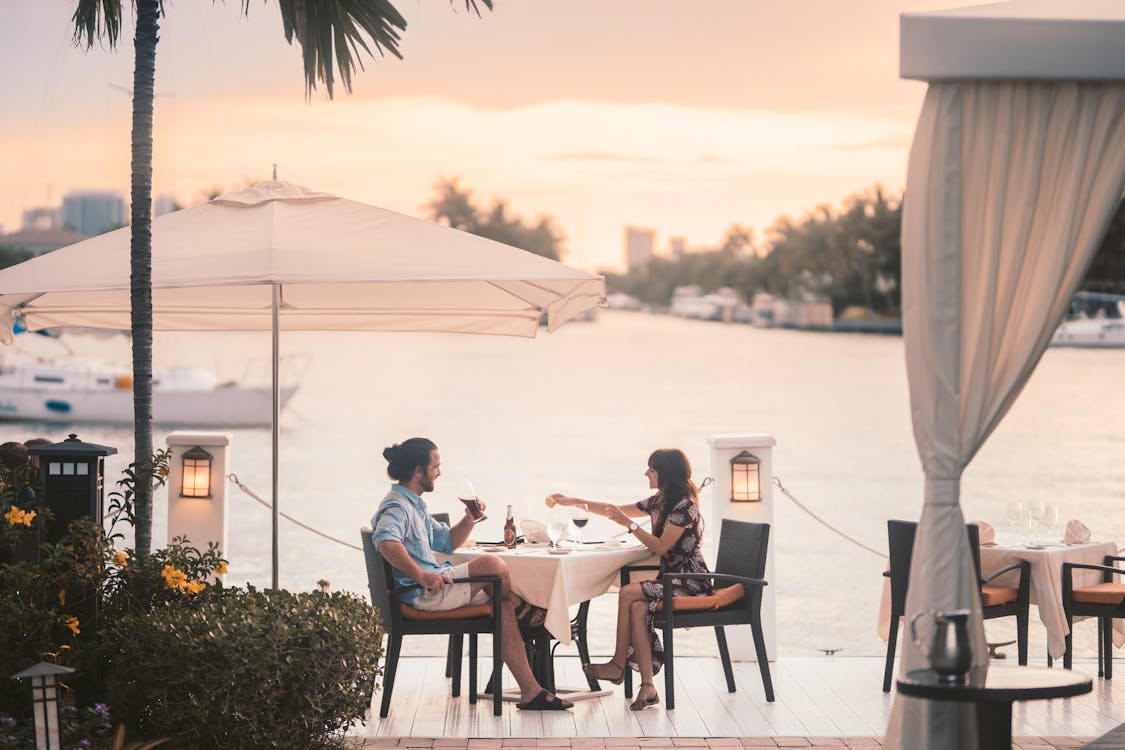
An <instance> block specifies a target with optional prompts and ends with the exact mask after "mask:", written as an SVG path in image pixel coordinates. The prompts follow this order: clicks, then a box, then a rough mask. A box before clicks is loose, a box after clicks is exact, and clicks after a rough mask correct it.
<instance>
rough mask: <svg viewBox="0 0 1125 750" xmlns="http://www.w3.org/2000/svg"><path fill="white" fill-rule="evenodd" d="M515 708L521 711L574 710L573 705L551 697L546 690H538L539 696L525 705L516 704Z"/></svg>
mask: <svg viewBox="0 0 1125 750" xmlns="http://www.w3.org/2000/svg"><path fill="white" fill-rule="evenodd" d="M516 708H518V709H519V710H521V711H565V710H567V709H568V708H574V704H573V703H571V702H570V701H566V700H563V699H562V698H560V697H559V696H557V695H551V694H550V693H548V692H547V691H546V690H540V691H539V695H537V696H535V697H534V698H532V699H531V700H529V701H528V702H527V703H517V704H516Z"/></svg>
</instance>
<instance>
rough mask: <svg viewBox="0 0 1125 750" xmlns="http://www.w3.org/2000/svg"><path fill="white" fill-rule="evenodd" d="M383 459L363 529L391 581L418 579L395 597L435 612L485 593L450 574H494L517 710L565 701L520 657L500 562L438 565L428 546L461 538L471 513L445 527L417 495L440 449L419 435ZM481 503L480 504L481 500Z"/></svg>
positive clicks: (426, 486)
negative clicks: (383, 484) (382, 475)
mask: <svg viewBox="0 0 1125 750" xmlns="http://www.w3.org/2000/svg"><path fill="white" fill-rule="evenodd" d="M383 458H385V459H387V475H388V476H389V477H390V478H391V479H394V480H396V482H397V484H394V485H392V486H391V490H390V492H388V493H387V496H386V497H384V498H383V502H382V503H381V504H380V505H379V509H378V510H377V511H376V512H375V516H374V517H373V518H372V519H371V528H373V529H374V530H375V536H374V542H375V545H376V546H377V547H378V548H379V553H380V554H381V555H382V556H383V559H384V560H386V561H387V562H388V563H390V564H391V567H393V568H394V573H395V585H396V586H399V587H403V586H413V585H414V584H420V585H421V586H422V590H418V589H411V590H410V591H404V592H402V594H401V595H400V599H401V600H402V601H403V602H404V603H406V604H409V605H411V606H412V607H414V608H415V609H421V610H430V611H435V610H437V611H442V610H449V609H456V608H458V607H464V606H466V605H469V604H484V603H486V602H487V601H488V600H489V593H490V592H489V591H487V590H486V586H489V585H491V584H484V583H454V582H453V579H455V578H467V577H470V576H500V581H501V583H500V593H501V596H502V597H503V600H502V602H501V608H500V624H501V628H502V637H503V649H504V663H505V664H507V665H508V669H510V670H511V671H512V675H513V676H514V677H515V678H516V683H518V684H519V687H520V699H521V700H520V702H519V703H517V704H516V707H517V708H520V709H523V710H525V711H562V710H564V709H568V708H570V707H571V706H572V705H573V704H571V703H570V702H569V701H565V700H562V699H561V698H559V697H557V696H555V695H553V694H552V693H549V692H547V691H546V690H544V689H543V686H542V685H540V684H539V682H538V680H536V679H535V675H533V674H532V672H531V667H530V666H529V665H528V663H527V653H526V652H525V650H524V643H523V638H522V637H521V636H520V631H519V625H518V623H517V622H516V613H515V604H514V602H513V600H512V590H511V582H510V581H509V578H508V566H507V565H505V564H504V561H503V560H501V559H500V558H498V557H489V556H481V557H477V558H475V559H473V560H472V561H470V562H467V563H463V564H461V565H458V566H456V567H454V566H452V565H450V564H449V563H447V562H444V563H439V562H437V560H436V558H435V557H434V552H435V551H437V552H444V553H449V552H452V551H453V550H454V549H455V548H456V547H459V546H460V545H462V544H463V543H464V542H465V540H466V539H468V538H469V532H470V531H471V530H472V528H473V519H472V516H471V515H470V513H469V509H468V508H467V507H466V508H465V516H464V517H463V518H462V519H461V520H460V521H458V522H457V523H456V524H455V525H454V526H453V527H449V526H447V525H446V524H444V523H438V522H437V521H434V520H433V518H431V517H430V514H429V511H428V510H427V509H426V503H425V501H423V500H422V495H423V494H424V493H426V492H433V490H434V482H435V481H437V478H438V477H440V476H441V455H440V454H439V453H438V449H437V446H436V445H434V443H433V442H432V441H430V440H427V439H426V438H411V439H409V440H407V441H405V442H402V443H396V444H395V445H393V446H391V447H390V448H387V449H385V450H384V451H383ZM482 506H483V503H482Z"/></svg>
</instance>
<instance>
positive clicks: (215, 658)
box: [102, 588, 383, 750]
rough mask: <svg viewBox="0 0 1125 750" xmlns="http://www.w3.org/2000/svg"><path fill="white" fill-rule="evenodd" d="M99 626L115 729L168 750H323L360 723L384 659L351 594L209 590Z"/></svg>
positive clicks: (366, 607)
mask: <svg viewBox="0 0 1125 750" xmlns="http://www.w3.org/2000/svg"><path fill="white" fill-rule="evenodd" d="M208 593H209V595H207V596H204V597H198V596H191V595H182V596H180V597H178V598H176V599H172V600H169V601H168V602H167V603H166V604H165V605H164V606H162V607H160V608H157V609H155V610H153V611H151V612H148V613H140V612H137V613H133V614H127V615H125V616H123V617H121V618H120V619H118V620H115V621H112V622H108V623H106V624H105V625H104V626H103V631H102V636H103V639H104V649H105V656H106V658H107V660H108V663H109V666H108V668H107V670H106V671H107V674H108V681H107V693H106V697H107V699H108V701H109V703H110V705H112V706H113V711H114V716H115V718H118V719H121V720H122V721H124V722H125V724H126V725H127V726H128V727H129V728H130V729H131V730H132V731H135V732H138V733H139V734H140V735H142V736H146V737H164V736H168V737H172V738H174V739H173V740H172V742H171V743H170V744H169V745H167V747H175V748H204V747H205V748H214V749H215V750H233V749H234V748H265V747H282V748H310V749H316V748H328V747H337V746H339V745H340V740H341V736H342V734H343V731H344V730H345V729H347V727H348V726H349V725H350V724H351V723H352V722H353V721H355V720H358V719H362V718H363V717H364V715H365V712H366V710H367V708H368V706H369V705H370V702H371V691H372V688H373V687H374V684H375V679H376V677H377V676H378V673H379V670H378V667H377V665H378V663H379V658H380V656H381V655H382V635H383V634H382V631H381V630H380V629H379V625H378V620H377V617H376V614H375V611H374V609H373V608H372V607H371V605H370V604H368V603H367V602H366V601H365V600H363V599H360V598H358V597H356V596H353V595H350V594H342V593H333V594H326V593H323V592H320V591H314V592H309V593H302V594H293V593H290V592H288V591H259V590H256V589H254V588H249V589H239V588H226V589H214V590H212V589H210V588H209V589H208Z"/></svg>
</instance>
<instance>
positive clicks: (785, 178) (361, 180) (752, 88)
mask: <svg viewBox="0 0 1125 750" xmlns="http://www.w3.org/2000/svg"><path fill="white" fill-rule="evenodd" d="M230 5H232V6H234V7H227V6H226V5H223V4H218V5H215V6H213V7H212V6H210V5H203V6H198V5H196V4H190V5H188V6H186V7H172V6H169V7H168V17H167V18H166V19H164V21H163V22H162V24H161V42H160V45H159V46H158V49H157V94H158V96H157V100H156V143H155V152H154V184H153V189H154V194H160V193H171V194H174V195H175V196H176V199H177V200H178V201H179V202H180V203H182V204H184V205H192V204H194V203H197V202H199V201H200V200H202V198H203V196H204V195H205V194H206V193H207V192H208V191H211V190H214V189H224V190H227V189H233V188H236V187H239V186H241V185H243V184H245V183H246V182H248V181H257V180H261V179H268V178H269V177H270V174H271V171H272V165H273V164H274V163H278V165H279V167H278V169H279V175H280V177H281V178H282V179H286V180H289V181H292V182H296V183H300V184H304V185H307V186H309V187H313V188H315V189H318V190H323V191H327V192H333V193H336V194H338V195H341V196H344V197H348V198H352V199H354V200H359V201H364V202H368V203H373V204H376V205H380V206H383V207H386V208H390V209H392V210H396V211H401V212H403V213H407V214H411V215H416V216H421V215H424V213H425V212H424V208H423V206H424V204H425V203H426V201H427V200H428V199H429V198H430V197H431V196H432V188H433V185H434V184H435V183H436V182H437V181H438V180H439V179H441V178H449V177H459V178H460V180H461V184H462V185H463V186H465V187H467V188H469V189H471V190H472V191H473V194H474V196H475V197H476V199H477V200H478V202H481V203H485V202H489V201H491V199H493V198H500V199H503V200H506V201H507V202H508V204H509V207H510V210H511V211H512V212H514V213H516V214H518V215H521V216H523V217H525V218H528V219H531V218H534V217H535V216H537V215H539V214H547V215H550V216H552V217H553V218H554V219H555V221H556V223H557V224H558V226H559V227H560V228H561V229H562V230H563V231H564V232H565V234H566V237H567V240H566V247H567V254H566V255H565V256H564V260H565V261H566V262H568V263H571V264H573V265H577V266H580V267H584V268H589V269H594V268H602V267H604V268H611V269H612V268H621V267H623V265H624V252H623V246H624V230H625V227H626V226H629V225H632V226H639V227H651V228H653V229H655V230H656V232H657V249H658V252H664V251H665V250H666V248H667V244H668V241H669V239H670V238H671V237H672V236H681V237H686V238H687V244H688V246H689V247H698V246H705V245H715V244H718V243H719V241H720V240H721V238H722V234H723V232H724V231H725V230H726V229H727V228H728V227H730V226H731V225H733V224H742V225H745V226H750V227H752V228H753V229H754V230H755V232H756V234H757V235H758V237H762V236H763V234H764V231H765V230H766V229H767V228H768V226H769V225H770V224H771V223H772V222H773V221H774V220H775V219H776V218H777V217H779V216H782V215H789V216H794V217H796V216H800V215H801V214H803V213H804V212H806V211H809V210H813V209H815V208H816V207H817V206H818V205H823V204H829V205H833V206H839V205H840V204H841V203H842V202H843V201H844V199H845V198H846V197H847V196H848V195H851V194H853V193H856V192H859V191H862V190H865V189H868V188H870V187H872V186H873V185H875V184H881V185H883V186H884V187H885V188H886V189H887V190H889V191H892V192H897V191H899V190H901V187H902V183H903V179H904V175H905V164H906V154H907V150H908V148H909V142H910V138H911V135H912V131H913V127H914V120H915V118H916V116H917V111H918V108H919V106H920V103H921V98H922V95H923V93H924V90H925V87H924V85H922V84H920V83H918V82H911V81H902V80H899V79H898V76H897V72H898V71H897V48H898V34H897V29H898V15H899V13H901V12H907V11H919V10H931V9H935V8H941V7H945V6H946V5H947V3H937V2H921V1H919V0H914V1H909V0H902V1H899V2H892V1H891V0H877V1H873V2H870V3H864V4H863V5H862V7H859V8H856V7H851V8H840V7H837V6H835V5H833V4H830V3H827V2H820V1H816V0H804V1H803V2H792V3H782V2H764V1H763V2H751V3H746V2H727V1H725V0H723V1H720V0H716V1H715V2H712V3H709V4H708V6H707V10H708V12H707V13H700V14H698V16H683V15H681V14H678V13H677V11H678V9H679V8H680V6H679V5H677V4H673V3H671V2H648V3H640V2H633V1H632V0H623V1H622V2H620V3H614V4H611V5H608V6H605V5H604V4H601V3H595V2H593V1H592V0H583V1H581V2H573V3H567V4H551V3H546V2H537V1H534V0H528V2H525V3H520V4H512V5H508V4H505V3H502V2H501V3H498V4H497V7H496V9H495V11H493V12H491V13H489V12H487V11H485V12H484V13H483V14H482V17H481V18H479V19H478V18H476V17H475V16H474V15H473V14H471V13H466V12H465V11H464V9H463V7H462V6H460V5H459V4H455V5H454V6H453V7H452V8H451V7H450V6H449V5H448V4H447V3H444V2H436V3H427V4H422V3H418V4H415V5H412V6H410V7H406V6H405V5H404V6H403V7H401V8H400V10H402V12H403V13H404V15H406V17H407V21H408V27H407V30H406V32H405V34H404V35H403V44H402V50H403V53H404V55H405V60H404V61H402V62H400V61H398V60H395V59H393V58H387V59H375V60H365V62H364V64H365V66H366V70H364V71H362V72H359V73H358V74H357V76H356V78H355V79H354V89H355V90H354V94H353V95H351V96H348V95H346V94H345V93H344V92H343V90H342V89H338V91H337V95H336V100H335V101H333V102H329V101H328V100H327V98H326V97H325V96H324V95H323V93H322V92H315V93H314V94H313V96H312V98H311V101H310V102H309V103H306V102H305V100H304V90H303V81H302V78H301V74H300V56H299V50H298V49H297V48H295V47H294V48H291V47H289V46H288V45H286V44H285V42H284V39H283V35H282V33H281V28H280V22H279V18H278V14H277V11H276V9H275V8H273V7H271V6H268V5H267V6H264V7H261V6H256V5H255V6H253V7H251V9H250V17H249V18H248V19H241V18H240V17H239V10H240V8H239V7H238V6H240V4H238V3H233V4H230ZM6 11H7V14H8V16H9V19H8V22H7V23H6V24H5V25H4V28H3V29H0V42H2V44H0V55H3V58H4V59H5V62H6V63H7V65H8V67H9V69H10V70H12V71H13V76H12V79H11V81H10V84H9V87H8V88H9V92H8V93H9V102H10V103H11V105H12V107H11V113H12V114H11V117H10V120H9V122H7V123H6V126H5V129H4V131H3V133H2V134H0V143H3V146H4V153H5V154H6V155H7V157H6V158H7V162H8V164H7V165H6V166H7V168H6V169H4V170H3V171H2V172H0V224H2V225H3V227H4V230H5V231H14V230H15V229H17V228H18V226H19V221H20V216H21V214H22V211H24V210H26V209H29V208H35V207H37V206H40V205H44V204H46V203H49V202H50V201H52V200H53V201H55V202H58V201H59V200H60V199H61V196H62V195H63V194H64V193H65V192H68V191H70V190H76V189H92V190H117V191H120V192H122V193H123V194H125V195H126V196H127V192H128V174H129V117H130V105H131V98H130V96H129V93H128V86H129V84H130V82H131V78H132V63H133V59H132V47H131V26H132V21H133V19H132V14H131V13H127V14H126V16H127V20H126V23H127V28H126V29H125V33H124V34H123V38H122V40H121V45H120V49H119V50H118V51H117V52H116V53H109V52H106V51H105V50H103V49H101V48H100V47H98V46H95V48H94V49H93V50H91V51H90V52H89V53H85V52H82V51H80V50H76V49H74V48H73V47H72V46H71V43H70V36H71V31H70V29H71V26H70V20H69V18H70V16H69V14H70V11H71V8H70V7H69V5H68V4H19V5H17V6H15V7H14V8H11V9H6ZM31 30H34V33H29V32H30V31H31ZM122 89H124V90H122Z"/></svg>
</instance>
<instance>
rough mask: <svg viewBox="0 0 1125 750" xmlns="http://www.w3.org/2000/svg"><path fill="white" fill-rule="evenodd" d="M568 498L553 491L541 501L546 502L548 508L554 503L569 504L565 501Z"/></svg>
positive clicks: (553, 505) (554, 504)
mask: <svg viewBox="0 0 1125 750" xmlns="http://www.w3.org/2000/svg"><path fill="white" fill-rule="evenodd" d="M569 499H570V498H569V497H567V496H566V495H564V494H562V493H561V492H555V493H553V494H550V495H547V499H546V500H544V501H543V502H545V503H546V504H547V507H548V508H553V507H555V506H556V505H569V503H567V502H566V501H567V500H569Z"/></svg>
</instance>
